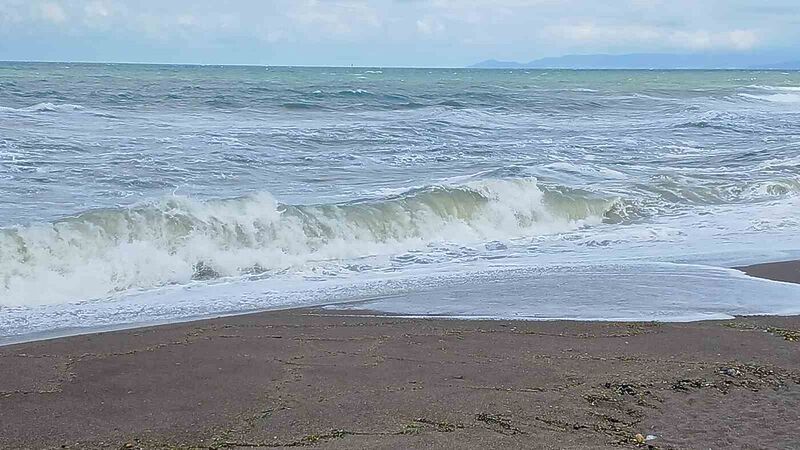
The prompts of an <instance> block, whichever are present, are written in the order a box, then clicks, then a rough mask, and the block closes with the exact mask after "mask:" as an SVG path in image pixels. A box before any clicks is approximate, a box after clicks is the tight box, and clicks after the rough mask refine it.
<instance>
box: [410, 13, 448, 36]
mask: <svg viewBox="0 0 800 450" xmlns="http://www.w3.org/2000/svg"><path fill="white" fill-rule="evenodd" d="M417 31H418V32H419V33H420V34H424V35H433V34H439V33H442V32H443V31H444V25H443V24H442V23H441V22H440V21H438V20H437V19H435V18H433V17H423V18H421V19H419V20H417Z"/></svg>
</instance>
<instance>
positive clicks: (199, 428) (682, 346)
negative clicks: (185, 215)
mask: <svg viewBox="0 0 800 450" xmlns="http://www.w3.org/2000/svg"><path fill="white" fill-rule="evenodd" d="M792 264H794V266H793V267H795V268H797V267H800V265H798V263H779V264H778V265H773V266H772V267H773V269H774V271H773V272H769V270H768V269H765V268H764V267H763V265H761V266H752V267H750V268H744V270H745V271H749V272H750V273H754V274H757V273H760V272H756V271H757V270H759V271H760V270H767V272H769V274H770V275H775V277H774V278H778V275H780V276H781V277H783V275H784V272H781V271H782V270H784V269H785V270H786V271H787V273H789V274H791V273H795V272H793V270H794V269H792ZM783 278H785V277H783ZM786 281H800V277H797V279H791V280H786ZM798 301H800V299H798ZM798 429H800V317H797V316H793V317H742V318H737V319H734V320H728V321H705V322H696V323H613V322H567V321H554V322H522V321H463V320H443V319H430V320H427V319H426V320H421V319H404V318H396V317H390V316H375V315H373V314H370V313H368V312H361V313H353V312H352V311H348V312H346V313H344V312H335V311H326V310H322V309H296V310H288V311H278V312H266V313H259V314H250V315H244V316H237V317H228V318H219V319H212V320H204V321H198V322H192V323H184V324H174V325H165V326H158V327H150V328H140V329H133V330H124V331H117V332H110V333H101V334H94V335H84V336H73V337H68V338H61V339H54V340H48V341H39V342H31V343H25V344H16V345H11V346H6V347H0V448H37V449H38V448H259V447H264V448H267V447H280V446H313V447H316V448H342V449H349V448H387V449H388V448H478V447H485V448H614V447H617V448H618V447H637V446H640V447H647V446H648V445H649V446H653V447H658V448H797V447H800V433H798V432H797V430H798ZM637 434H640V435H641V436H640V437H641V438H644V437H648V435H651V436H650V437H651V438H653V437H654V439H651V440H649V441H646V443H644V444H639V443H638V442H637V437H636V435H637Z"/></svg>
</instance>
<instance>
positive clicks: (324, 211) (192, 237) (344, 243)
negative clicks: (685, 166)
mask: <svg viewBox="0 0 800 450" xmlns="http://www.w3.org/2000/svg"><path fill="white" fill-rule="evenodd" d="M634 212H635V211H634V210H633V209H632V207H631V206H630V205H627V204H626V203H625V202H623V201H622V200H620V199H619V198H616V197H614V198H603V197H601V196H597V195H595V194H591V193H589V192H586V191H580V190H573V189H568V188H556V189H554V188H549V189H547V188H544V187H540V186H539V185H537V183H536V181H535V180H533V179H513V180H484V181H476V182H472V183H468V184H464V185H458V186H429V187H424V188H420V189H414V190H411V191H408V192H405V193H402V194H399V195H395V196H390V197H385V198H381V199H374V200H361V201H353V202H347V203H335V204H321V205H284V204H280V203H278V202H277V201H276V200H275V199H274V198H273V197H272V196H271V195H270V194H268V193H259V194H255V195H252V196H248V197H242V198H235V199H227V200H212V201H206V202H201V201H196V200H192V199H189V198H186V197H177V196H170V197H166V198H163V199H161V200H160V201H157V202H154V203H150V204H146V205H141V206H137V207H131V208H119V209H106V210H94V211H89V212H86V213H83V214H80V215H78V216H75V217H70V218H66V219H63V220H59V221H56V222H54V223H45V224H34V225H28V226H20V227H16V228H9V229H5V230H2V231H0V305H6V306H12V305H17V306H20V305H32V304H43V303H60V302H65V301H72V300H83V299H89V298H101V297H105V296H108V295H111V294H114V293H117V292H122V291H126V290H130V289H148V288H154V287H158V286H163V285H168V284H184V283H189V282H192V281H194V280H205V279H213V278H221V277H235V276H244V275H248V274H260V273H265V272H270V271H285V270H291V269H292V268H302V267H305V266H307V265H309V264H314V263H315V262H320V261H326V260H341V259H349V258H359V257H365V256H370V255H379V254H394V253H398V252H402V251H408V250H411V249H415V248H424V247H425V246H426V245H430V244H432V243H436V242H456V243H471V242H485V241H489V240H494V239H504V238H517V237H525V236H531V235H539V234H547V233H558V232H565V231H569V230H574V229H576V228H579V227H583V226H590V225H596V224H599V223H601V222H603V221H606V222H620V221H625V220H628V218H629V216H630V215H631V214H633V213H634Z"/></svg>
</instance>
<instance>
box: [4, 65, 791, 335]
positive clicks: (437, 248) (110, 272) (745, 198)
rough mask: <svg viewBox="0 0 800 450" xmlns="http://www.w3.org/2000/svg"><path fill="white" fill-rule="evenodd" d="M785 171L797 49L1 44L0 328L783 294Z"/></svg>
mask: <svg viewBox="0 0 800 450" xmlns="http://www.w3.org/2000/svg"><path fill="white" fill-rule="evenodd" d="M799 194H800V72H785V71H736V70H714V71H696V70H685V71H684V70H671V71H659V70H635V71H628V70H613V71H602V70H587V71H575V70H480V69H392V68H357V67H349V68H340V67H336V68H334V67H315V68H302V67H265V66H197V65H195V66H188V65H187V66H180V65H136V64H78V63H74V64H73V63H15V62H5V63H0V342H13V341H20V340H28V339H36V338H41V337H48V336H58V335H67V334H74V333H83V332H90V331H98V330H105V329H115V328H122V327H130V326H137V325H143V324H156V323H169V322H177V321H186V320H190V319H196V318H203V317H214V316H222V315H230V314H239V313H245V312H253V311H263V310H275V309H286V308H295V307H303V306H322V307H323V308H328V309H337V310H345V313H347V311H348V310H351V309H360V310H364V309H366V310H369V311H374V312H375V313H389V314H396V315H401V316H410V317H448V318H481V319H499V320H506V319H531V320H550V319H574V320H623V321H633V320H636V321H639V320H647V321H650V320H658V321H667V320H669V321H689V320H702V319H722V318H729V317H732V316H734V315H747V314H789V313H800V286H796V285H792V284H787V283H779V282H773V281H767V280H760V279H755V278H750V277H748V276H745V275H744V274H742V273H741V272H739V271H737V270H734V269H733V268H734V267H737V266H740V265H743V264H749V263H756V262H764V261H777V260H785V259H794V258H800V195H799ZM322 311H325V309H322ZM340 313H341V312H340Z"/></svg>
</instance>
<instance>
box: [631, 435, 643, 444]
mask: <svg viewBox="0 0 800 450" xmlns="http://www.w3.org/2000/svg"><path fill="white" fill-rule="evenodd" d="M633 438H634V439H636V443H637V444H644V442H645V438H644V436H642V434H641V433H636V436H634V437H633Z"/></svg>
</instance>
